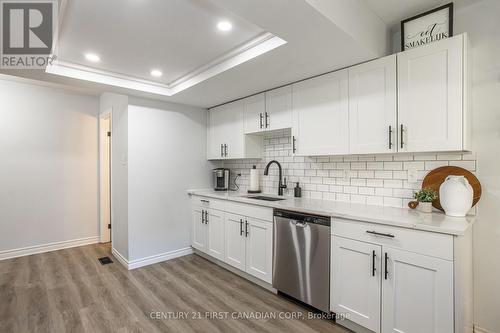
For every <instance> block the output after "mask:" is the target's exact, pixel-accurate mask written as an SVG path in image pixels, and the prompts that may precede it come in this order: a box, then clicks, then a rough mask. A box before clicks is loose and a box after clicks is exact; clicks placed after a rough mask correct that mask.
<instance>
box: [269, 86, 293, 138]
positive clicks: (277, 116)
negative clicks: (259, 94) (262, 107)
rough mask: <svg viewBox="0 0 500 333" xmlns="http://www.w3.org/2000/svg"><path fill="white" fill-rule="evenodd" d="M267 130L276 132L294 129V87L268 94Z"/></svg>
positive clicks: (283, 88) (279, 89) (275, 90)
mask: <svg viewBox="0 0 500 333" xmlns="http://www.w3.org/2000/svg"><path fill="white" fill-rule="evenodd" d="M264 125H265V126H266V129H268V130H271V131H274V130H279V129H284V128H290V127H292V86H291V85H288V86H285V87H281V88H278V89H274V90H271V91H268V92H266V112H265V113H264Z"/></svg>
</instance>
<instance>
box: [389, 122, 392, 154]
mask: <svg viewBox="0 0 500 333" xmlns="http://www.w3.org/2000/svg"><path fill="white" fill-rule="evenodd" d="M389 150H392V126H391V125H389Z"/></svg>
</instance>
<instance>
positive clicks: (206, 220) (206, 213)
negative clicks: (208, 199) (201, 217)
mask: <svg viewBox="0 0 500 333" xmlns="http://www.w3.org/2000/svg"><path fill="white" fill-rule="evenodd" d="M205 224H208V210H206V211H205Z"/></svg>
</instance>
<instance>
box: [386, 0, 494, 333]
mask: <svg viewBox="0 0 500 333" xmlns="http://www.w3.org/2000/svg"><path fill="white" fill-rule="evenodd" d="M472 3H473V4H472V5H470V6H466V7H459V8H458V9H457V10H456V11H455V15H454V33H455V34H459V33H462V32H467V33H468V34H469V37H470V40H471V42H472V49H471V51H472V52H471V56H472V96H471V98H472V126H473V129H472V139H473V148H474V152H475V153H476V155H477V157H476V159H477V175H478V178H479V180H480V181H481V185H482V188H483V194H482V198H481V201H480V202H479V204H478V210H477V212H478V214H477V222H476V224H475V226H474V266H475V272H474V285H475V288H474V298H475V304H474V322H475V323H476V326H477V327H479V328H480V329H482V330H484V331H487V332H500V316H499V315H498V313H499V309H500V293H499V291H498V283H499V281H500V247H499V244H500V154H499V153H500V148H499V147H500V19H499V15H500V1H498V0H482V1H478V2H475V3H474V2H472ZM399 49H400V34H399V32H396V33H395V34H394V36H393V50H394V51H399Z"/></svg>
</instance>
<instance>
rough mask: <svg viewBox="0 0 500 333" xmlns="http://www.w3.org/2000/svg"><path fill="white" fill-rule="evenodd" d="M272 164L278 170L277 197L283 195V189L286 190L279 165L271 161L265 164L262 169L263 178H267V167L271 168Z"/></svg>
mask: <svg viewBox="0 0 500 333" xmlns="http://www.w3.org/2000/svg"><path fill="white" fill-rule="evenodd" d="M273 163H275V164H276V165H277V166H278V170H279V175H278V177H279V180H278V195H283V189H284V188H286V178H285V179H284V183H283V181H282V176H283V171H282V169H281V164H280V163H279V162H278V161H276V160H272V161H271V162H269V163H267V165H266V168H265V169H264V176H267V175H268V174H269V166H271V164H273Z"/></svg>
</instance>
